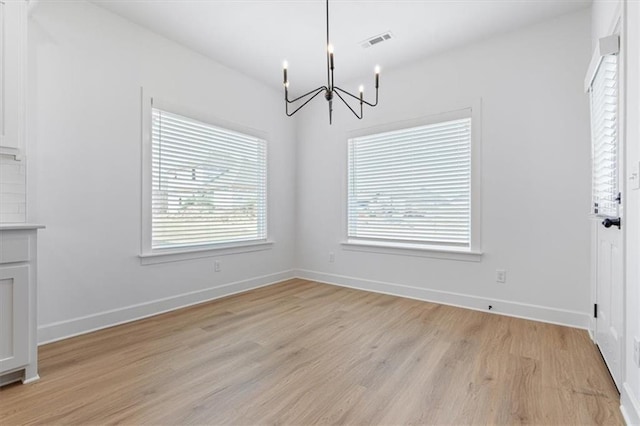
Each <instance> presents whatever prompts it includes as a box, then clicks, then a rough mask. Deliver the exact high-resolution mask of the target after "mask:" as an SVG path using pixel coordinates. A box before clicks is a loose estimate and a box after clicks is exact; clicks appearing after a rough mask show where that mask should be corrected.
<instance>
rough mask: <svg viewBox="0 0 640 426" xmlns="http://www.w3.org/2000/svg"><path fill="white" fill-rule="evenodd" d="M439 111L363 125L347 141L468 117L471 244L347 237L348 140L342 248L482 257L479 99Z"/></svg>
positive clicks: (450, 257) (416, 254)
mask: <svg viewBox="0 0 640 426" xmlns="http://www.w3.org/2000/svg"><path fill="white" fill-rule="evenodd" d="M439 111H440V112H434V113H429V114H427V115H424V116H422V117H419V118H416V119H411V120H406V121H399V122H392V123H388V124H385V125H382V126H375V127H370V128H364V129H360V130H357V131H353V132H350V133H348V135H347V141H348V140H351V139H355V138H358V137H364V136H371V135H375V134H378V133H386V132H392V131H397V130H404V129H410V128H413V127H420V126H426V125H430V124H436V123H439V122H445V121H452V120H456V119H461V118H467V117H469V118H471V189H470V191H471V194H470V201H471V217H470V227H471V229H470V245H469V247H468V248H467V247H464V248H460V247H448V246H446V245H431V244H428V243H417V244H412V243H402V242H387V241H379V240H367V239H358V238H350V237H349V234H348V226H349V218H348V214H349V210H348V209H349V164H348V158H349V146H348V145H349V144H348V143H347V144H345V147H344V151H343V158H344V164H345V167H344V173H343V185H342V190H343V197H342V199H343V201H342V203H343V208H342V221H343V223H342V234H343V241H342V243H341V245H342V248H343V249H345V250H349V251H362V252H373V253H383V254H395V255H404V256H419V257H432V258H438V259H451V260H463V261H476V262H477V261H480V260H481V258H482V244H481V237H482V232H481V225H482V223H481V219H482V216H481V212H482V206H481V176H482V173H481V153H482V150H481V148H482V146H481V142H482V140H481V139H482V138H481V136H482V120H481V117H482V100H481V99H476V100H474V101H472V102H460V103H457V104H455V105H451V106H449V107H448V108H441V109H440V110H439Z"/></svg>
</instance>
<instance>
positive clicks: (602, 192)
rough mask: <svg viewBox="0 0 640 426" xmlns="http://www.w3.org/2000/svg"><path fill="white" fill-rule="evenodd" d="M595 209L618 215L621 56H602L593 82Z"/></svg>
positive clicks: (592, 128) (597, 211)
mask: <svg viewBox="0 0 640 426" xmlns="http://www.w3.org/2000/svg"><path fill="white" fill-rule="evenodd" d="M590 94H591V96H590V100H591V138H592V150H593V152H592V197H593V212H594V213H595V214H597V215H600V216H618V191H619V189H618V57H617V56H616V55H606V56H603V57H602V61H601V62H600V66H599V67H598V70H597V71H596V74H595V76H594V78H593V81H592V83H591V90H590Z"/></svg>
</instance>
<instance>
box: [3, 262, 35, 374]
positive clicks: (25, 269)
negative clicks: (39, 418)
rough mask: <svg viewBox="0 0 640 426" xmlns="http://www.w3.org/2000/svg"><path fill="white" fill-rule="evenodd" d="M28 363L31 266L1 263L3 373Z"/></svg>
mask: <svg viewBox="0 0 640 426" xmlns="http://www.w3.org/2000/svg"><path fill="white" fill-rule="evenodd" d="M28 363H29V265H21V266H6V267H5V266H0V373H3V372H7V371H10V370H14V369H17V368H20V367H24V366H25V365H27V364H28Z"/></svg>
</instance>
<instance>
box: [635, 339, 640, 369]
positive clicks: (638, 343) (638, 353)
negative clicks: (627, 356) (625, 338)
mask: <svg viewBox="0 0 640 426" xmlns="http://www.w3.org/2000/svg"><path fill="white" fill-rule="evenodd" d="M633 361H634V362H635V363H636V366H638V367H640V339H639V338H637V337H636V338H635V339H633Z"/></svg>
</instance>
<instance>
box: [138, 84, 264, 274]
mask: <svg viewBox="0 0 640 426" xmlns="http://www.w3.org/2000/svg"><path fill="white" fill-rule="evenodd" d="M141 98H142V99H141V101H142V109H141V110H142V111H141V113H142V117H141V122H142V129H141V139H142V144H141V147H142V152H141V158H142V173H141V175H142V176H141V181H142V191H141V194H142V196H141V201H142V206H141V207H142V208H141V244H140V253H139V255H138V257H139V258H140V259H141V262H142V264H143V265H146V264H156V263H164V262H173V261H181V260H189V259H198V258H204V257H213V256H223V255H230V254H238V253H247V252H253V251H261V250H268V249H270V248H271V247H272V246H273V241H272V240H271V239H270V233H269V232H270V231H269V230H270V214H269V210H270V208H269V177H268V176H269V143H268V138H267V135H266V134H265V133H264V132H261V131H259V130H256V129H251V128H246V127H243V126H240V125H238V124H235V123H229V122H224V121H223V120H220V119H219V118H217V117H213V116H211V115H210V114H206V113H202V112H201V111H198V110H196V109H194V108H191V107H186V106H184V105H180V104H177V103H175V102H171V101H168V100H167V99H165V98H162V97H156V96H151V95H150V94H149V93H148V92H146V91H145V90H144V89H141ZM154 108H156V109H160V110H164V111H168V112H171V113H174V114H178V115H181V116H184V117H186V118H190V119H193V120H196V121H200V122H203V123H206V124H210V125H211V126H215V127H220V128H222V129H225V130H230V131H233V132H237V133H242V134H245V135H248V136H253V137H256V138H258V139H262V140H263V141H264V142H265V149H266V152H265V160H266V173H265V188H266V194H265V196H266V200H265V209H266V212H265V214H266V220H265V227H266V238H265V239H260V240H251V241H239V242H228V243H212V244H203V245H193V246H183V247H168V248H155V249H154V248H152V227H153V222H152V185H153V178H152V164H153V155H152V148H153V140H152V124H153V120H152V110H153V109H154Z"/></svg>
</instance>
